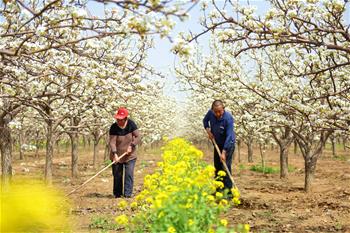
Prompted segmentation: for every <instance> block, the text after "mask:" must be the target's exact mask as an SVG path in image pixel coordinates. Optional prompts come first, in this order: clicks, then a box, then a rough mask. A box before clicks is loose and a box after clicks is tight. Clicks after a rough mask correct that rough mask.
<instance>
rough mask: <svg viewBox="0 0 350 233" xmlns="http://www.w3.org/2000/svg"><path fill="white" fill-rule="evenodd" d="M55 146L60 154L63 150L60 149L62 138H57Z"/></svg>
mask: <svg viewBox="0 0 350 233" xmlns="http://www.w3.org/2000/svg"><path fill="white" fill-rule="evenodd" d="M55 147H56V152H57V153H56V154H59V153H61V150H60V140H59V139H57V140H56V141H55Z"/></svg>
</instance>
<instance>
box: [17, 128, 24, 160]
mask: <svg viewBox="0 0 350 233" xmlns="http://www.w3.org/2000/svg"><path fill="white" fill-rule="evenodd" d="M18 145H19V147H18V149H19V159H20V160H23V159H24V151H23V133H22V130H20V131H19V134H18Z"/></svg>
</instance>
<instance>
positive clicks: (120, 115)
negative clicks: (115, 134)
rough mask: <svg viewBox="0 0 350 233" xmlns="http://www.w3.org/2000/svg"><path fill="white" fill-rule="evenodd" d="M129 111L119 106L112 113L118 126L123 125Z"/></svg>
mask: <svg viewBox="0 0 350 233" xmlns="http://www.w3.org/2000/svg"><path fill="white" fill-rule="evenodd" d="M128 115H129V112H128V110H127V109H126V108H123V107H122V108H119V109H118V111H117V112H116V113H115V114H114V118H115V119H116V120H117V124H118V125H119V126H124V125H125V122H126V120H127V119H128Z"/></svg>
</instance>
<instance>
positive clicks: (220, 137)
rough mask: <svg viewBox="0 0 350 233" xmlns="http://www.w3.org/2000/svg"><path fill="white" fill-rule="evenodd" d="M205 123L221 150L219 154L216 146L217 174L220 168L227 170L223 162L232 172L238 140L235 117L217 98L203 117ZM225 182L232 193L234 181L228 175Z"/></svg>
mask: <svg viewBox="0 0 350 233" xmlns="http://www.w3.org/2000/svg"><path fill="white" fill-rule="evenodd" d="M203 125H204V128H205V130H206V131H207V133H208V137H209V138H210V139H215V141H216V143H217V145H218V147H219V149H220V152H221V154H220V155H219V154H218V152H217V151H216V150H215V148H214V166H215V176H216V177H217V176H218V172H219V171H220V170H221V171H225V169H224V166H223V164H222V162H223V163H226V165H227V167H228V169H229V171H230V173H231V165H232V155H233V152H234V150H235V141H236V136H235V132H234V119H233V117H232V115H231V113H229V112H227V111H225V106H224V103H223V102H222V101H221V100H215V101H214V102H213V104H212V106H211V109H210V110H209V111H208V112H207V114H206V115H205V117H204V119H203ZM225 172H226V171H225ZM223 183H224V186H225V187H224V188H225V189H228V190H229V193H230V190H231V188H232V181H231V180H230V178H229V177H228V175H226V176H225V177H224V180H223Z"/></svg>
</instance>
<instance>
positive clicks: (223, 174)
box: [218, 171, 226, 177]
mask: <svg viewBox="0 0 350 233" xmlns="http://www.w3.org/2000/svg"><path fill="white" fill-rule="evenodd" d="M218 176H222V177H224V176H226V172H225V171H219V172H218Z"/></svg>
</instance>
